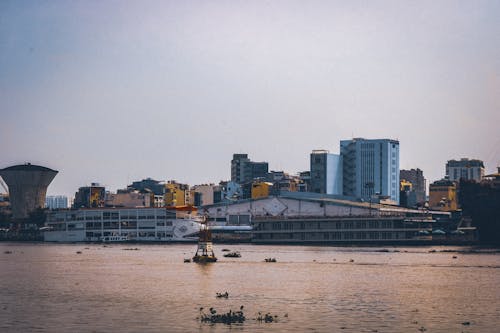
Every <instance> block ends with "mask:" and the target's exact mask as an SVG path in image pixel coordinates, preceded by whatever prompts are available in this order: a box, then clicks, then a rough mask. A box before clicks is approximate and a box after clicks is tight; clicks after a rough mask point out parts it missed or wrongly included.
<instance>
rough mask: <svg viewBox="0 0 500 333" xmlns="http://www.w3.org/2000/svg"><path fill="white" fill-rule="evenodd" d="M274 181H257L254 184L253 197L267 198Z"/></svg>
mask: <svg viewBox="0 0 500 333" xmlns="http://www.w3.org/2000/svg"><path fill="white" fill-rule="evenodd" d="M272 187H273V183H268V182H255V183H253V184H252V199H257V198H265V197H268V196H269V194H270V193H271V189H272Z"/></svg>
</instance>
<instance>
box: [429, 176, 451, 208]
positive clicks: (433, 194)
mask: <svg viewBox="0 0 500 333" xmlns="http://www.w3.org/2000/svg"><path fill="white" fill-rule="evenodd" d="M429 208H430V209H432V210H441V211H446V212H449V211H454V210H457V208H458V203H457V185H456V184H455V183H454V182H452V181H450V180H446V179H443V180H438V181H435V182H434V183H432V184H430V185H429Z"/></svg>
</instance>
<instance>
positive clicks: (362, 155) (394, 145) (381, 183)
mask: <svg viewBox="0 0 500 333" xmlns="http://www.w3.org/2000/svg"><path fill="white" fill-rule="evenodd" d="M340 155H341V157H342V160H343V163H342V164H343V179H342V184H343V194H344V195H347V196H353V197H358V198H362V199H364V200H367V201H368V200H371V199H372V196H373V195H374V194H378V195H382V196H388V197H390V198H391V199H392V200H394V201H395V202H396V203H398V204H399V141H397V140H391V139H374V140H371V139H363V138H354V139H352V140H342V141H340Z"/></svg>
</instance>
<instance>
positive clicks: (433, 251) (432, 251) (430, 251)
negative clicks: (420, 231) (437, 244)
mask: <svg viewBox="0 0 500 333" xmlns="http://www.w3.org/2000/svg"><path fill="white" fill-rule="evenodd" d="M435 252H437V251H436V250H429V253H435Z"/></svg>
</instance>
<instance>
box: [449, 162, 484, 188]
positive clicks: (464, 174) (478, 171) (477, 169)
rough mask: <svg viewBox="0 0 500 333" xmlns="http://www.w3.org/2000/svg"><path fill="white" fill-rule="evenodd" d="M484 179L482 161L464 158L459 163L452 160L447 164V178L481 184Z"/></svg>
mask: <svg viewBox="0 0 500 333" xmlns="http://www.w3.org/2000/svg"><path fill="white" fill-rule="evenodd" d="M483 177H484V164H483V161H481V160H469V159H468V158H462V159H460V160H459V161H457V160H450V161H448V163H446V178H447V179H449V180H451V181H453V182H459V181H460V179H464V180H474V181H476V182H478V183H479V182H480V181H481V180H482V179H483Z"/></svg>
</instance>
